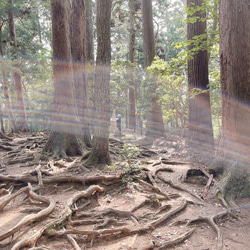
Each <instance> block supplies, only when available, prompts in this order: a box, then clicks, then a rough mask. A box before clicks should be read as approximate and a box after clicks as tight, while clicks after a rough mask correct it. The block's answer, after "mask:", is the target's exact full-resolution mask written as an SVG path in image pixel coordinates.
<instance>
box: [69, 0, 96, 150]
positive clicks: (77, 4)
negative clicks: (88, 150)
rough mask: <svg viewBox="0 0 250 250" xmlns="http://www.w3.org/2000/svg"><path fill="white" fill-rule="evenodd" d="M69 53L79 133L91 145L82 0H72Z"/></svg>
mask: <svg viewBox="0 0 250 250" xmlns="http://www.w3.org/2000/svg"><path fill="white" fill-rule="evenodd" d="M71 53H72V62H73V74H74V100H75V102H76V106H77V112H78V116H79V120H80V128H81V131H80V133H81V134H82V135H83V139H84V142H85V144H86V145H87V146H89V147H90V146H91V137H90V132H89V119H88V82H87V67H86V63H87V55H86V28H85V3H84V0H75V1H73V2H72V12H71Z"/></svg>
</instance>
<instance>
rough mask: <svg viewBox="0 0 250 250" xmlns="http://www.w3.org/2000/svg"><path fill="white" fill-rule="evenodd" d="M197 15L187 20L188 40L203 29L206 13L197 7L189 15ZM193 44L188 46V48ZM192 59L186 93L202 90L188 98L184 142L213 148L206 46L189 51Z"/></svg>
mask: <svg viewBox="0 0 250 250" xmlns="http://www.w3.org/2000/svg"><path fill="white" fill-rule="evenodd" d="M202 3H203V0H187V7H193V8H195V7H196V6H199V7H201V6H202ZM189 17H192V18H193V17H197V20H196V22H195V23H193V22H188V25H187V39H188V40H191V39H193V38H194V37H195V36H199V35H203V34H205V33H206V22H205V21H204V20H202V19H204V18H205V17H206V13H205V12H202V11H196V12H195V13H194V14H193V15H192V16H189ZM203 42H204V41H203ZM193 48H194V45H190V46H188V49H189V52H190V53H192V52H191V50H192V49H193ZM192 56H193V57H192V59H189V60H188V87H189V93H192V92H194V91H195V90H194V89H197V90H198V91H202V92H203V93H200V94H197V95H195V96H194V97H193V98H191V99H189V103H188V104H189V122H188V134H187V143H188V144H189V145H191V146H194V147H197V148H206V149H213V148H214V139H213V127H212V117H211V105H210V95H209V88H208V84H209V80H208V54H207V51H206V50H201V49H200V50H199V51H198V52H195V54H193V55H192Z"/></svg>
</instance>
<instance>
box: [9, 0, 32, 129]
mask: <svg viewBox="0 0 250 250" xmlns="http://www.w3.org/2000/svg"><path fill="white" fill-rule="evenodd" d="M9 5H10V10H9V12H8V18H9V32H10V37H11V39H12V42H13V49H12V57H13V60H15V57H16V55H15V54H16V51H15V49H16V47H17V42H16V31H15V23H14V15H13V11H12V10H11V7H12V6H13V0H9ZM13 67H14V72H13V75H14V81H15V89H16V98H17V111H18V115H17V122H16V127H15V130H16V132H18V131H27V130H28V124H27V119H26V112H25V105H24V99H23V87H22V76H21V73H20V72H19V68H20V63H18V62H14V63H13Z"/></svg>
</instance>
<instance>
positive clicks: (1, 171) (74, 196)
mask: <svg viewBox="0 0 250 250" xmlns="http://www.w3.org/2000/svg"><path fill="white" fill-rule="evenodd" d="M124 133H125V134H126V135H125V136H124V137H123V138H122V140H118V139H115V138H111V139H110V150H111V157H112V161H113V165H112V166H103V165H100V166H96V167H91V166H90V167H85V166H84V161H83V160H81V158H80V157H78V158H77V157H72V158H67V159H58V160H55V159H51V158H49V157H47V156H43V157H42V158H41V157H40V153H41V151H42V147H43V146H44V143H45V142H46V139H47V134H46V133H34V134H21V135H19V136H17V135H15V136H14V137H11V138H9V139H8V138H3V137H2V138H1V139H0V164H1V165H0V249H2V250H7V249H21V248H22V249H29V248H32V247H34V248H32V249H52V250H54V249H60V250H63V249H93V250H96V249H102V250H104V249H107V250H108V249H110V250H111V249H114V250H118V249H120V250H125V249H130V250H135V249H138V250H143V249H144V250H146V249H178V250H184V249H188V250H190V249H199V250H205V249H207V250H208V249H210V250H211V249H214V250H217V249H228V250H238V249H239V250H244V249H245V250H247V249H249V243H250V238H249V237H250V205H249V204H250V201H249V199H242V198H241V199H238V200H236V203H237V205H238V208H234V209H231V210H228V209H226V208H225V207H224V206H223V203H221V202H220V200H218V199H217V198H215V197H213V185H214V183H215V182H216V181H218V180H219V178H220V176H215V178H213V176H211V175H209V174H208V173H207V172H206V168H207V166H208V165H209V164H210V162H211V161H212V160H213V158H214V155H213V156H211V155H209V154H205V153H204V152H202V151H200V152H195V151H194V150H192V149H188V148H187V147H186V146H185V142H184V141H183V140H182V139H181V138H179V137H177V136H169V137H168V138H165V139H163V138H161V139H149V138H144V137H142V136H140V135H137V134H135V133H132V132H129V131H126V132H124ZM121 153H122V154H121ZM206 174H207V175H206Z"/></svg>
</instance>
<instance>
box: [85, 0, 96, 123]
mask: <svg viewBox="0 0 250 250" xmlns="http://www.w3.org/2000/svg"><path fill="white" fill-rule="evenodd" d="M85 5H86V22H85V23H86V56H87V65H88V67H87V76H88V77H87V78H88V79H87V80H88V86H89V82H94V79H95V71H94V62H95V58H94V26H93V1H92V0H85ZM94 113H95V112H94V108H93V107H90V106H89V125H90V128H93V127H94V125H95V119H94Z"/></svg>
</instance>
